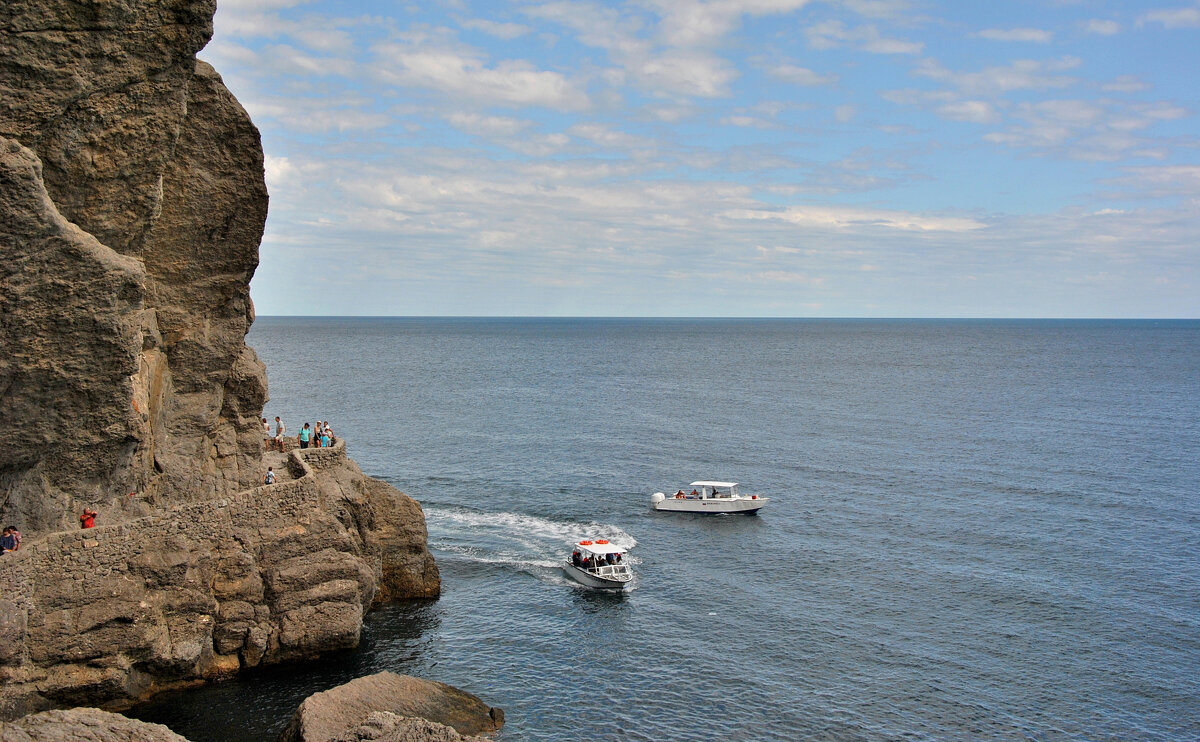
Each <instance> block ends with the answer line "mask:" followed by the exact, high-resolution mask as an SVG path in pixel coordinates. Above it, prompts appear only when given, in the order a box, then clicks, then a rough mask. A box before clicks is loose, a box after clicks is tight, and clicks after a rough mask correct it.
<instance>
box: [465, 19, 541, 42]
mask: <svg viewBox="0 0 1200 742" xmlns="http://www.w3.org/2000/svg"><path fill="white" fill-rule="evenodd" d="M462 27H463V28H466V29H470V30H472V31H479V32H480V33H485V34H487V35H489V36H495V37H496V38H498V39H504V40H505V41H512V40H513V39H516V38H520V37H521V36H524V35H526V34H528V33H529V32H530V30H531V29H530V28H529V26H526V25H523V24H521V23H500V22H497V21H489V20H487V19H484V18H471V19H468V20H465V21H462Z"/></svg>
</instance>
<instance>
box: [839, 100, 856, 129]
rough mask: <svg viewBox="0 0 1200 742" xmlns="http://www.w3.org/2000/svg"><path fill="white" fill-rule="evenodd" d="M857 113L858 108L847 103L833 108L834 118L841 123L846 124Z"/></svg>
mask: <svg viewBox="0 0 1200 742" xmlns="http://www.w3.org/2000/svg"><path fill="white" fill-rule="evenodd" d="M857 113H858V109H857V108H855V107H854V106H852V105H850V104H848V103H847V104H843V105H840V106H838V107H836V108H834V109H833V118H834V120H835V121H837V122H838V123H839V124H845V123H848V122H849V121H851V120H853V119H854V117H855V115H856V114H857Z"/></svg>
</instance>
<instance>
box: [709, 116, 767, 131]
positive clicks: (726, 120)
mask: <svg viewBox="0 0 1200 742" xmlns="http://www.w3.org/2000/svg"><path fill="white" fill-rule="evenodd" d="M720 123H722V124H724V125H726V126H737V127H741V128H743V129H774V128H776V126H777V125H776V124H775V122H774V121H768V120H767V119H764V118H759V117H757V116H747V115H745V114H733V115H730V116H725V117H723V118H722V119H721V121H720Z"/></svg>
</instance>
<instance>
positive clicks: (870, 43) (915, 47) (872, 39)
mask: <svg viewBox="0 0 1200 742" xmlns="http://www.w3.org/2000/svg"><path fill="white" fill-rule="evenodd" d="M804 35H805V36H806V37H807V38H808V45H809V46H811V47H812V48H813V49H838V48H841V47H844V46H848V47H851V48H853V49H858V50H860V51H865V52H870V53H872V54H920V53H921V50H922V49H924V48H925V44H924V43H923V42H916V41H903V40H900V39H889V38H885V37H884V36H883V35H882V34H880V33H879V29H877V28H876V27H875V26H873V25H868V26H859V27H857V28H847V27H846V24H844V23H842V22H841V21H823V22H821V23H817V24H815V25H812V26H809V27H808V28H806V29H804Z"/></svg>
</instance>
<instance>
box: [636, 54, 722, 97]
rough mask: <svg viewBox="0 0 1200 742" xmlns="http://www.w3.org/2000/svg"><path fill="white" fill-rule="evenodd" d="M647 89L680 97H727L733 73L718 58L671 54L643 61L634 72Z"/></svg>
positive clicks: (702, 55) (703, 55)
mask: <svg viewBox="0 0 1200 742" xmlns="http://www.w3.org/2000/svg"><path fill="white" fill-rule="evenodd" d="M634 72H635V74H636V75H637V77H638V78H639V79H640V80H642V81H644V82H645V83H647V84H648V85H649V87H651V88H653V89H657V90H662V91H666V92H671V93H678V94H682V95H694V96H699V97H702V98H716V97H719V96H723V95H726V94H727V93H728V89H729V83H731V82H732V81H733V80H734V79H736V78H737V76H738V75H737V70H735V69H734V68H733V67H732V66H731V65H730V64H729V63H728V62H726V61H725V60H724V59H721V58H720V57H715V56H711V55H706V54H692V53H686V52H674V53H669V54H662V55H659V56H656V57H654V58H651V59H648V60H646V61H644V62H643V63H642V64H641V65H640V66H638V67H637V68H635V69H634Z"/></svg>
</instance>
